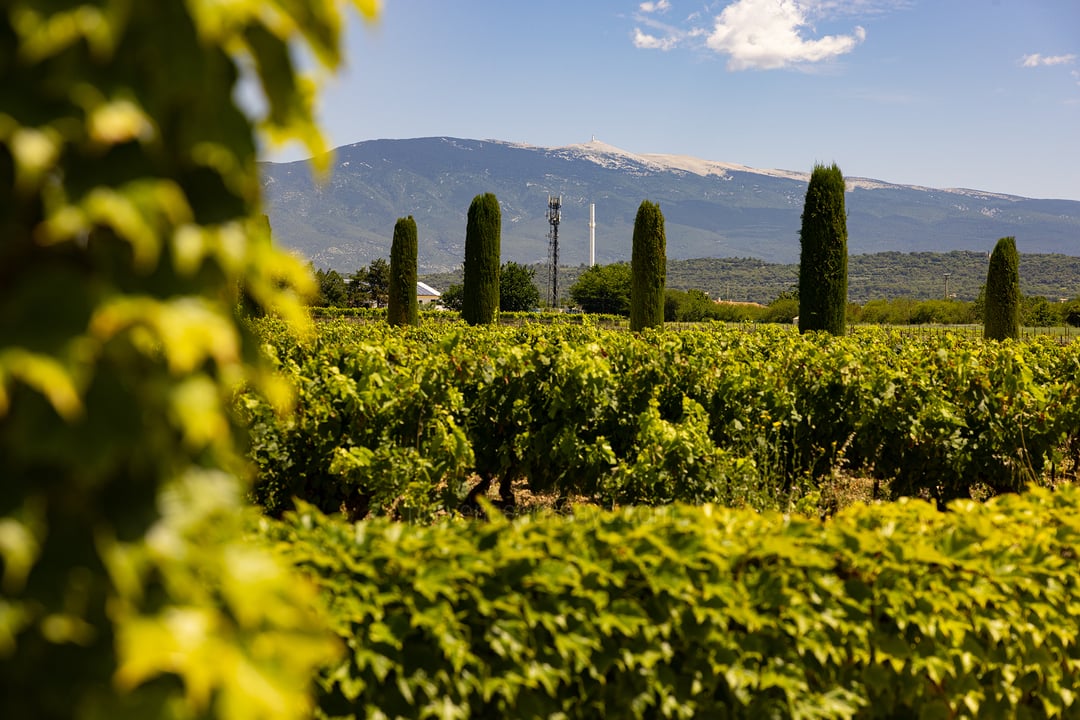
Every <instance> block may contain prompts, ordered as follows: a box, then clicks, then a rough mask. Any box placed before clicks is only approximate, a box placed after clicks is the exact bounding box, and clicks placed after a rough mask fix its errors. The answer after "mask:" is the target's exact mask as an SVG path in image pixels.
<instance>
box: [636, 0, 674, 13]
mask: <svg viewBox="0 0 1080 720" xmlns="http://www.w3.org/2000/svg"><path fill="white" fill-rule="evenodd" d="M638 7H639V8H640V9H641V12H643V13H651V12H667V11H668V10H670V9H671V3H670V2H668V0H656V2H643V3H641V4H640V5H638Z"/></svg>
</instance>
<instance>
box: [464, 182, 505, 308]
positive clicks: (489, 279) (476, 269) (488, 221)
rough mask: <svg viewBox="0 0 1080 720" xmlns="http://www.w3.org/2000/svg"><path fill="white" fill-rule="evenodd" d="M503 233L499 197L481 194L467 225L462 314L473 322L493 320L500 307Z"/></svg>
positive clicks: (470, 209)
mask: <svg viewBox="0 0 1080 720" xmlns="http://www.w3.org/2000/svg"><path fill="white" fill-rule="evenodd" d="M501 233H502V215H501V212H500V210H499V200H498V199H497V198H496V197H495V196H494V195H492V194H491V193H485V194H483V195H477V196H476V197H475V198H473V201H472V203H471V204H470V205H469V214H468V220H467V225H466V228H465V277H464V283H463V286H462V303H461V317H462V318H463V319H464V320H465V322H467V323H469V324H470V325H488V324H490V323H493V322H495V315H496V313H497V312H498V311H499V243H500V237H501Z"/></svg>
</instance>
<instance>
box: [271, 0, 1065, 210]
mask: <svg viewBox="0 0 1080 720" xmlns="http://www.w3.org/2000/svg"><path fill="white" fill-rule="evenodd" d="M347 43H348V51H347V63H348V67H347V68H346V69H345V70H344V71H343V72H341V73H340V74H339V75H338V76H337V77H335V78H333V79H331V80H330V82H329V84H328V85H327V87H326V89H325V91H324V93H323V96H322V101H321V104H320V120H321V122H322V125H323V127H324V129H325V131H326V132H327V134H328V137H329V140H330V142H331V143H332V145H334V146H340V145H346V144H349V143H353V142H359V141H363V140H373V139H378V138H413V137H429V136H436V135H448V136H455V137H465V138H475V139H496V140H507V141H513V142H525V143H529V144H532V145H540V146H559V145H570V144H576V143H583V142H587V141H588V140H590V139H591V138H592V137H594V136H595V137H596V139H598V140H602V141H603V142H606V143H609V144H612V145H615V146H618V147H620V148H622V149H624V150H628V151H631V152H636V153H664V154H681V155H691V156H695V157H700V158H703V159H707V160H719V161H724V162H733V163H740V164H744V165H749V166H751V167H757V168H780V169H787V170H801V171H809V170H810V169H811V168H812V167H813V165H814V163H815V162H826V163H829V162H836V163H837V164H839V166H840V168H841V169H842V170H843V172H844V174H845V175H851V176H861V177H870V178H875V179H879V180H885V181H888V182H896V183H907V184H916V185H927V186H930V187H968V188H975V189H979V190H988V191H993V192H1002V193H1012V194H1017V195H1025V196H1029V197H1039V198H1068V199H1073V200H1080V0H722V1H719V2H702V1H701V0H652V1H651V2H640V1H639V2H632V1H628V0H579V1H578V2H565V1H563V0H548V1H547V2H538V1H535V0H457V1H452V0H384V2H383V9H382V14H381V18H380V20H379V21H378V22H377V23H375V24H367V23H365V22H363V21H362V20H360V19H359V18H358V17H356V16H355V14H354V15H353V16H352V17H351V19H350V22H349V28H348V32H347ZM299 152H300V151H299V150H297V149H293V148H285V149H284V150H281V151H278V152H276V153H274V154H272V155H270V156H269V157H270V159H275V160H291V159H298V158H299V157H301V155H299V154H298V153H299Z"/></svg>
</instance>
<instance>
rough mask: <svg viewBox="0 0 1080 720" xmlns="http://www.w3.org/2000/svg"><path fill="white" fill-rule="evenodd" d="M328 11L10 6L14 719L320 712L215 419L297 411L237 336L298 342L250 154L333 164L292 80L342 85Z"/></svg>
mask: <svg viewBox="0 0 1080 720" xmlns="http://www.w3.org/2000/svg"><path fill="white" fill-rule="evenodd" d="M351 4H352V5H354V6H355V7H356V8H357V9H358V10H360V11H361V13H362V14H363V15H365V16H366V17H368V18H372V17H374V16H375V14H376V13H377V9H378V7H377V5H378V3H377V1H376V0H353V2H352V3H351ZM343 5H344V3H342V2H340V1H339V0H309V1H307V2H303V3H297V2H292V1H290V0H234V1H233V2H229V3H218V2H208V1H206V0H190V1H188V2H184V1H183V0H155V1H154V2H130V1H128V0H96V1H95V2H90V1H89V0H86V1H85V2H79V1H78V0H54V1H50V2H46V3H42V2H37V1H34V2H31V1H29V0H0V478H2V480H0V486H2V493H0V592H2V594H0V685H2V686H3V688H4V692H2V693H0V716H2V717H4V718H6V719H7V720H12V719H14V718H25V717H32V718H72V717H83V718H89V717H100V718H105V717H108V718H116V717H140V718H145V717H201V716H207V715H216V716H221V717H233V718H244V717H282V718H286V717H299V716H302V715H305V714H307V713H308V712H309V711H310V708H309V707H308V705H309V702H310V701H309V693H308V685H309V681H310V678H311V674H312V672H313V669H314V667H315V666H316V665H317V664H319V663H323V662H325V661H326V660H327V659H328V658H331V657H333V656H334V653H335V652H336V651H337V645H336V643H335V642H334V641H333V640H331V639H330V638H329V636H327V635H326V634H325V632H324V630H323V628H322V624H321V621H320V620H319V619H318V615H317V614H316V613H315V612H314V610H313V609H312V602H311V600H312V590H311V589H310V588H309V587H308V586H307V585H305V584H303V583H302V582H297V580H296V578H295V577H293V575H292V574H291V571H290V570H289V569H288V568H287V567H286V566H285V565H283V564H281V562H280V561H278V560H277V559H275V558H274V557H272V556H271V555H268V554H267V553H266V552H265V551H263V550H260V549H258V548H257V547H256V546H255V545H253V544H251V543H250V542H248V541H246V540H245V537H244V534H243V528H244V527H245V523H244V517H243V513H244V512H247V511H246V510H245V509H244V508H245V503H244V501H243V497H244V492H245V484H244V483H245V482H246V479H247V471H246V469H245V464H244V463H243V461H242V456H241V454H240V453H239V452H238V451H237V447H238V445H239V443H238V442H237V440H238V437H239V433H238V425H237V424H236V421H235V419H234V418H233V416H232V414H231V398H232V396H233V393H234V392H235V390H236V388H237V387H238V386H239V385H240V384H241V383H250V384H251V385H253V386H256V387H261V388H263V389H264V390H266V391H267V392H269V393H270V396H271V397H273V398H275V399H276V400H277V402H279V403H282V404H284V403H287V401H288V398H287V394H284V393H282V392H281V391H280V390H278V389H276V387H275V384H274V381H273V380H272V379H271V374H270V372H269V371H268V370H266V369H265V368H262V367H261V366H260V364H259V363H258V361H257V355H258V353H257V350H256V347H255V343H254V342H253V341H252V339H251V338H250V337H249V336H247V335H246V334H245V333H244V332H243V330H242V328H241V325H240V324H239V323H238V322H237V321H238V317H237V313H238V308H245V309H246V310H247V311H249V312H256V313H265V312H269V311H272V312H274V313H276V314H278V315H280V316H282V317H284V318H285V319H286V320H289V321H291V322H294V323H299V324H300V325H301V326H302V325H303V323H304V322H306V320H305V314H304V312H303V307H302V302H301V301H302V299H303V297H304V296H305V294H306V293H308V292H309V291H310V290H311V287H310V285H311V279H310V277H309V276H308V273H307V271H306V270H305V268H304V267H303V266H302V265H301V264H300V263H299V262H298V261H297V260H296V259H294V258H292V257H290V256H287V255H285V254H284V253H281V252H279V251H277V250H275V249H274V248H273V247H272V245H271V243H270V238H269V230H268V227H267V225H266V222H265V219H264V218H263V217H262V213H261V208H260V199H259V180H258V174H257V171H256V164H255V161H256V153H255V149H256V140H255V133H256V131H257V130H258V131H261V132H263V133H265V135H266V137H268V138H269V139H270V140H271V141H275V142H276V141H281V140H288V139H297V140H299V141H301V142H302V143H304V144H305V146H306V148H307V150H308V151H309V152H311V154H312V155H313V156H316V157H318V156H320V155H323V153H324V150H325V147H324V145H323V142H322V139H321V137H320V134H319V132H318V130H317V128H316V127H315V124H314V122H313V114H312V107H313V105H312V103H313V98H314V83H313V82H312V81H311V80H310V79H308V78H305V77H302V76H301V74H300V73H299V72H298V69H297V67H296V66H295V64H294V60H293V57H294V53H295V52H297V51H300V50H306V51H309V52H310V53H311V55H312V56H314V57H315V58H316V59H317V60H318V61H320V62H321V64H322V66H323V67H325V68H327V69H333V68H334V67H336V65H337V64H338V63H339V61H340V59H341V58H340V40H341V33H342V25H343V21H344V17H343V10H344V8H343ZM242 77H244V78H246V79H247V80H248V81H250V84H251V85H252V87H257V88H259V89H261V91H262V95H263V98H264V102H263V103H262V105H263V108H264V110H263V111H262V113H261V116H260V117H250V116H249V115H247V114H245V112H244V111H243V110H242V109H241V108H240V107H239V106H238V105H237V104H236V102H235V97H236V95H237V87H238V82H239V81H240V79H241V78H242ZM324 157H325V155H324Z"/></svg>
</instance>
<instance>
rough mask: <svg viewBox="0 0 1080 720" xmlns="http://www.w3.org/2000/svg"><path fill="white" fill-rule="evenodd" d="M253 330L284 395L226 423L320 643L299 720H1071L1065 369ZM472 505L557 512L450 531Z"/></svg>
mask: <svg viewBox="0 0 1080 720" xmlns="http://www.w3.org/2000/svg"><path fill="white" fill-rule="evenodd" d="M255 330H256V332H257V333H258V334H259V336H260V337H261V338H262V339H263V341H264V343H265V345H264V347H265V349H266V350H267V352H268V353H270V355H271V356H272V357H273V360H274V363H275V364H276V365H277V367H278V368H279V373H280V376H281V377H282V378H284V379H285V380H286V381H287V382H288V384H289V385H290V386H291V388H292V390H293V391H294V393H295V400H294V405H292V406H291V407H290V408H288V409H287V411H286V412H279V411H276V410H275V409H274V407H273V406H272V405H271V404H270V403H268V402H267V401H265V400H264V399H263V398H262V397H261V396H260V395H258V394H255V393H251V392H249V393H246V394H244V395H243V396H241V398H240V404H241V407H242V409H243V412H244V413H245V414H246V417H247V419H248V421H249V426H250V430H251V445H250V456H251V458H252V459H253V460H254V462H255V464H256V465H257V467H258V479H257V482H256V485H255V490H254V494H255V498H256V500H257V501H258V502H259V503H261V504H262V505H263V506H264V508H265V510H266V511H267V512H268V513H269V514H270V515H275V516H282V520H273V519H270V518H267V519H264V520H263V521H262V524H261V527H260V528H259V529H258V531H257V534H258V536H259V537H260V538H262V539H263V540H264V541H268V542H270V543H271V545H272V546H273V547H276V548H277V550H278V552H279V553H281V556H282V557H284V558H285V559H287V560H288V561H289V562H290V563H292V564H293V565H294V566H296V567H298V568H300V569H301V570H302V571H303V572H304V573H305V574H307V575H308V577H310V578H311V579H312V580H313V582H314V583H315V584H316V586H317V587H318V588H319V591H320V597H321V598H322V601H323V603H324V604H325V609H324V613H325V614H326V616H327V617H328V618H329V622H330V624H331V626H332V628H333V630H334V632H335V633H336V634H337V635H338V636H339V637H340V638H341V641H342V646H343V652H342V654H341V655H340V656H339V658H338V660H337V661H335V662H334V663H331V664H330V665H329V666H327V667H324V669H323V671H322V679H321V681H320V683H319V688H320V689H319V691H318V703H319V706H320V708H321V711H322V712H323V713H325V716H327V717H432V718H435V717H447V718H454V717H459V718H466V717H510V716H513V717H529V718H547V717H582V718H584V717H604V716H607V717H634V718H646V717H701V716H708V717H721V718H724V717H727V718H760V717H804V718H809V717H815V718H878V717H880V718H891V717H972V718H974V717H1032V718H1037V717H1062V716H1071V715H1072V712H1073V710H1074V708H1075V694H1074V691H1073V688H1074V687H1076V684H1077V682H1080V643H1078V642H1077V634H1076V631H1075V627H1074V623H1073V621H1072V619H1071V618H1072V616H1073V615H1074V613H1075V612H1077V611H1078V610H1080V608H1077V607H1076V606H1075V605H1076V603H1075V598H1074V591H1075V588H1076V587H1077V586H1078V584H1080V566H1078V565H1077V564H1076V562H1075V558H1076V552H1077V548H1078V547H1080V525H1077V523H1076V518H1077V517H1080V515H1078V513H1077V509H1078V508H1080V495H1078V494H1077V492H1076V490H1075V489H1074V487H1073V485H1074V482H1073V481H1074V480H1075V477H1076V468H1077V461H1078V453H1080V345H1078V344H1076V343H1072V344H1068V345H1062V344H1060V343H1056V342H1052V341H1051V340H1049V339H1045V338H1044V339H1042V340H1036V341H1032V342H1028V343H1011V342H1010V343H1003V344H998V343H986V342H983V341H981V340H977V339H973V338H969V337H960V336H953V335H947V334H946V335H943V336H936V337H919V336H911V335H902V334H899V333H896V332H892V331H886V330H881V329H859V330H857V331H855V332H854V333H853V334H850V335H848V336H845V337H840V338H834V337H830V336H825V335H815V334H808V335H799V334H797V333H795V332H793V331H792V330H791V329H790V328H783V327H767V326H744V327H729V326H725V325H720V324H717V325H702V326H700V327H698V328H696V329H685V330H680V331H672V330H670V329H668V330H666V331H657V332H645V333H641V334H631V333H629V332H626V331H625V330H613V329H608V328H600V327H597V326H595V325H591V324H589V323H585V324H581V325H536V324H525V325H521V326H502V327H492V326H488V327H482V328H472V327H467V326H465V325H463V324H456V323H449V324H447V323H442V324H437V323H431V322H426V323H423V324H422V325H421V326H420V327H418V328H390V327H389V326H386V325H385V324H381V323H364V322H361V323H357V322H349V321H329V322H324V323H321V324H319V325H318V326H317V330H316V331H315V334H314V335H312V336H308V337H298V336H297V335H295V334H293V333H291V332H289V331H288V330H287V329H286V328H285V326H284V325H282V324H280V323H278V322H276V321H272V320H262V321H259V322H258V323H257V324H256V327H255ZM837 476H855V477H860V478H863V479H864V480H867V481H869V482H872V483H873V484H874V485H875V487H876V488H877V494H878V497H879V498H880V499H881V500H882V502H879V503H872V504H856V505H853V506H850V507H847V508H844V509H840V510H837V508H835V507H831V506H830V505H829V503H828V502H827V501H826V498H825V497H824V496H823V495H822V493H821V488H822V486H823V485H824V484H825V483H828V482H829V481H830V480H832V479H834V478H836V477H837ZM504 480H505V481H507V482H506V483H505V490H504V492H502V493H500V494H499V495H498V496H497V497H493V498H492V499H493V501H494V503H495V504H496V505H498V506H500V507H501V508H502V509H503V510H504V511H506V515H507V516H509V515H511V514H515V511H516V510H517V508H516V507H515V502H519V499H518V498H517V497H515V493H517V494H520V493H521V492H523V490H522V488H528V489H529V490H530V491H532V492H533V493H541V494H547V495H549V496H552V497H555V498H558V499H559V500H560V501H561V502H557V503H555V504H556V506H557V507H562V508H563V509H562V510H558V511H554V512H531V513H521V512H517V513H516V514H518V515H519V517H517V518H516V519H513V520H510V519H506V517H504V515H503V514H501V513H493V514H492V511H491V508H490V507H489V506H488V505H486V504H484V503H482V502H481V503H480V506H481V507H480V508H479V509H480V511H481V512H487V513H488V514H489V515H490V517H489V518H488V520H487V521H481V520H476V519H472V518H470V517H468V515H469V514H470V513H469V510H470V502H471V501H472V495H475V494H476V491H477V489H484V488H485V487H486V485H487V483H488V482H490V483H492V485H495V484H501V483H502V481H504ZM1016 491H1023V492H1016ZM910 496H915V497H921V498H924V499H925V500H929V501H930V502H925V501H923V500H919V499H907V498H908V497H910ZM972 497H974V498H979V499H986V498H989V500H987V501H986V502H985V503H983V502H977V501H975V500H972V499H970V498H972ZM293 498H298V499H299V500H300V502H299V506H298V510H297V511H295V512H285V511H286V510H289V509H290V508H292V507H293ZM890 500H891V502H890ZM472 509H476V508H472ZM943 509H947V512H942V510H943ZM340 510H344V512H345V513H346V514H347V515H349V516H351V518H353V519H358V518H366V519H365V520H364V521H363V522H359V523H355V524H353V523H349V522H345V521H343V519H342V518H341V517H337V518H336V519H335V518H334V517H333V516H335V515H337V514H338V512H339V511H340ZM777 511H779V512H777ZM822 518H826V519H825V520H824V522H823V521H822ZM403 520H405V521H408V522H402V521H403Z"/></svg>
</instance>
